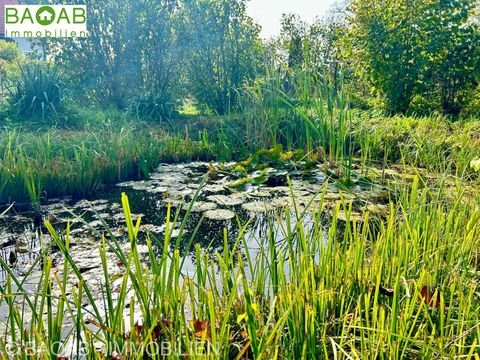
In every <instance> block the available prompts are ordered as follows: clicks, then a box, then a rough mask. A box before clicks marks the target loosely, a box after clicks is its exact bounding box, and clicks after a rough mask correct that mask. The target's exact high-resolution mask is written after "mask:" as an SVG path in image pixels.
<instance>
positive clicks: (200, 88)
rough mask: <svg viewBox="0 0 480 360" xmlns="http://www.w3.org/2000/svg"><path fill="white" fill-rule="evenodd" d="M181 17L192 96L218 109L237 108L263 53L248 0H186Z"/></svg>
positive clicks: (183, 43)
mask: <svg viewBox="0 0 480 360" xmlns="http://www.w3.org/2000/svg"><path fill="white" fill-rule="evenodd" d="M181 19H182V30H181V32H180V34H181V35H180V36H181V46H182V47H184V48H186V49H188V50H187V51H186V53H185V63H186V70H187V79H186V81H187V83H188V85H189V88H190V91H191V93H192V95H193V96H194V97H195V98H196V99H197V100H198V101H199V102H201V103H202V104H205V105H206V106H207V107H208V108H210V109H211V110H213V111H214V112H216V113H217V114H220V115H223V114H225V113H227V112H229V111H232V110H235V109H236V108H237V105H238V94H237V91H238V90H239V89H240V88H241V86H242V85H244V84H248V83H251V82H252V80H253V79H254V78H255V75H256V72H257V69H258V61H259V54H260V41H259V31H260V30H259V27H258V25H256V24H255V23H254V22H253V20H252V19H251V18H250V17H249V16H248V15H247V13H246V0H233V1H227V0H185V1H184V2H183V4H182V11H181Z"/></svg>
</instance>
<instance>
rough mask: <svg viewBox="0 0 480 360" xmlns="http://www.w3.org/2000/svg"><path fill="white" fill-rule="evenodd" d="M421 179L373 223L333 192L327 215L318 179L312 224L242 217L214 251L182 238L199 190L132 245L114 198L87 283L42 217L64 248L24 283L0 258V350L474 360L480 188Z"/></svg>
mask: <svg viewBox="0 0 480 360" xmlns="http://www.w3.org/2000/svg"><path fill="white" fill-rule="evenodd" d="M422 180H424V179H419V178H418V177H416V178H414V179H413V183H412V184H411V185H410V186H408V185H404V186H400V188H399V189H398V192H399V201H398V203H393V202H391V203H390V204H389V206H388V208H387V210H386V213H385V214H384V218H383V219H382V220H381V221H379V220H380V219H378V218H377V217H375V216H374V215H373V214H371V213H370V212H368V211H364V212H363V214H362V216H361V217H359V218H358V219H353V218H352V216H353V213H352V208H351V203H349V202H346V201H345V200H342V201H341V202H340V203H338V204H337V205H336V206H335V208H334V209H333V210H332V217H331V218H330V220H329V221H328V222H327V223H326V222H324V221H323V220H322V219H323V218H322V215H323V211H322V209H324V208H326V207H328V206H329V202H328V200H327V197H326V192H327V189H328V185H326V186H325V188H324V189H323V191H322V192H321V193H320V194H319V195H318V196H319V198H318V200H319V202H318V208H317V209H312V211H313V212H314V213H315V214H316V215H314V216H313V218H312V217H311V216H309V215H307V214H306V212H301V211H300V210H299V209H297V208H293V209H291V208H285V209H284V210H282V211H280V212H279V213H278V214H267V215H265V217H266V220H265V224H266V227H265V231H261V232H258V233H253V234H252V232H251V231H249V230H250V229H251V228H250V225H251V224H252V223H253V222H252V221H248V222H247V223H245V224H241V225H240V231H239V233H238V237H237V238H233V239H227V237H226V235H225V246H224V249H223V250H222V251H220V252H219V251H217V252H215V254H214V255H212V254H211V252H212V250H211V249H210V247H208V248H201V247H200V245H197V246H195V248H193V246H192V244H194V243H195V240H196V237H195V234H193V235H192V236H191V237H188V236H187V235H185V233H184V232H183V229H184V227H185V224H186V221H188V218H189V216H190V214H191V209H192V206H193V203H194V202H195V199H196V196H197V195H195V196H194V200H193V201H192V203H191V204H190V206H189V207H188V210H187V211H186V213H184V214H185V215H184V216H183V220H180V219H181V217H180V215H181V210H179V211H178V212H177V213H176V214H174V213H172V212H171V208H170V207H169V208H168V212H167V217H166V219H165V226H166V231H165V236H164V238H163V239H156V238H155V237H154V236H153V235H150V234H148V235H147V237H146V244H145V245H140V241H141V240H140V239H139V229H140V226H141V223H142V219H141V218H138V219H137V220H136V221H134V220H133V216H132V213H131V210H130V209H131V208H130V203H129V200H128V198H127V196H126V195H125V194H122V199H121V202H122V206H123V213H124V217H125V228H126V229H127V230H126V234H125V235H126V238H127V240H126V242H122V239H120V238H117V237H116V235H114V233H113V231H112V230H111V229H109V228H108V227H107V226H106V225H104V226H105V228H104V229H103V230H102V232H99V231H97V230H95V229H93V228H92V232H93V233H94V234H95V235H94V236H96V237H97V238H98V245H94V243H93V244H92V245H90V246H91V247H92V250H91V255H90V257H91V258H92V259H96V260H97V261H98V263H100V264H101V270H100V269H99V270H98V271H95V276H92V275H91V274H87V273H86V272H85V271H81V264H80V263H79V262H77V261H76V260H75V259H74V258H73V256H72V252H73V251H75V250H74V249H73V246H75V245H74V242H73V241H72V240H73V238H72V234H71V230H70V229H71V228H70V226H67V228H66V230H64V231H60V230H59V229H56V228H55V226H54V225H52V224H51V223H50V222H48V221H47V222H46V224H45V226H46V228H47V230H48V234H45V235H43V234H42V235H40V236H42V239H46V238H47V235H48V236H49V237H51V239H52V242H53V244H54V245H55V246H56V247H57V248H58V253H57V257H56V259H58V260H59V261H58V265H57V266H56V267H55V268H54V267H53V259H52V258H51V256H50V255H49V251H50V248H46V249H44V250H43V251H42V252H41V254H40V256H39V258H38V260H37V261H34V262H33V264H31V265H29V266H28V267H27V269H25V271H24V274H25V275H24V276H19V275H18V274H16V273H15V272H14V271H13V270H12V269H11V268H10V267H9V265H8V264H7V263H6V262H5V261H4V260H3V259H2V258H1V257H0V268H1V269H2V270H3V271H4V272H5V282H4V283H2V285H1V286H0V295H1V297H0V301H1V305H2V309H4V312H2V316H4V318H5V321H4V322H3V324H4V329H5V330H4V334H5V335H4V336H2V337H1V338H0V350H1V351H2V353H7V351H8V349H9V348H10V344H12V343H14V344H15V345H17V346H18V348H17V355H18V357H19V358H26V357H31V356H32V352H33V353H35V352H40V351H42V350H45V349H48V350H49V351H48V353H42V358H49V359H58V358H60V357H61V356H60V355H63V354H59V353H58V351H59V350H60V349H62V350H64V351H70V350H71V349H72V350H73V352H75V351H77V352H78V351H79V350H81V351H83V352H84V353H88V354H89V356H91V357H92V358H132V357H134V358H145V357H148V358H151V359H163V358H165V356H164V355H165V353H164V352H161V353H160V351H159V350H158V349H164V348H161V346H162V344H168V349H172V348H174V349H177V348H178V349H181V354H182V356H188V357H189V358H193V359H197V358H208V359H230V358H238V359H240V358H243V357H247V356H248V358H255V359H304V358H312V359H321V358H322V359H323V358H325V359H327V358H328V359H330V358H350V357H352V358H369V357H372V358H389V359H404V358H437V357H438V358H458V357H466V358H472V359H474V358H475V352H476V351H477V349H478V344H479V343H480V332H479V326H478V324H479V321H480V315H479V314H480V302H479V299H478V296H477V295H478V281H477V279H478V274H479V268H478V246H479V239H478V236H476V234H478V232H479V231H480V228H479V226H480V222H479V220H480V213H479V210H478V206H477V203H476V201H478V192H473V193H472V194H466V193H464V192H463V191H462V190H460V189H459V187H454V188H453V189H448V188H447V187H445V186H444V185H440V188H439V189H435V188H434V187H426V188H424V189H420V188H419V184H420V183H422ZM446 191H448V193H446ZM446 194H447V195H448V196H445V195H446ZM470 195H472V196H473V198H471V199H469V196H470ZM292 197H295V193H294V192H293V190H292ZM311 206H312V205H309V207H311ZM315 210H318V212H317V211H315ZM340 214H344V218H345V219H346V221H345V219H344V220H341V219H340ZM172 219H174V220H172ZM76 220H77V221H78V222H80V223H83V224H85V226H87V227H89V225H88V223H87V222H86V221H84V220H82V219H81V218H76ZM175 228H179V229H180V234H179V235H178V237H177V239H176V240H175V241H172V236H171V235H172V229H175ZM420 230H421V231H420ZM251 242H254V243H255V245H256V246H257V247H259V248H260V249H259V250H254V249H251V248H250V247H249V243H251ZM156 244H161V246H160V247H159V248H157V247H156ZM184 244H185V245H184ZM142 251H143V252H142ZM142 255H144V256H142ZM189 255H193V256H194V259H195V263H194V265H193V266H192V265H189V262H190V261H191V259H192V257H189ZM143 258H146V259H147V260H146V263H147V264H146V263H145V261H143V260H142V259H143ZM40 263H42V264H43V266H41V267H40V266H39V264H40ZM38 267H40V268H41V270H40V276H36V275H37V273H35V272H34V271H35V269H37V268H38ZM118 268H120V269H121V270H118ZM452 268H453V269H454V271H452ZM55 269H58V271H55ZM114 269H116V270H114ZM114 271H115V273H112V272H114ZM119 271H121V272H119ZM187 272H188V276H186V275H185V274H186V273H187ZM118 275H119V277H118ZM115 276H117V277H115ZM92 279H93V280H92ZM32 284H33V287H34V289H36V291H29V286H32ZM99 287H100V288H101V290H99ZM126 309H128V310H126ZM134 314H135V315H134ZM129 315H130V316H129ZM139 319H141V322H140V321H139ZM72 321H73V323H74V325H73V326H72V325H71V322H72ZM137 321H138V322H137ZM127 329H130V331H128V330H127ZM2 332H3V331H2ZM72 343H73V344H74V346H73V347H70V346H69V344H70V345H71V344H72ZM75 345H76V349H75ZM164 346H165V345H164ZM35 354H36V355H38V354H39V353H35ZM77 354H78V353H77ZM206 354H210V355H208V356H206ZM68 355H72V356H75V354H70V353H68ZM172 357H173V356H172Z"/></svg>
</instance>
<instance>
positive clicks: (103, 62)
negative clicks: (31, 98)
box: [47, 0, 178, 108]
mask: <svg viewBox="0 0 480 360" xmlns="http://www.w3.org/2000/svg"><path fill="white" fill-rule="evenodd" d="M82 3H86V5H87V11H88V14H87V15H88V30H89V36H88V37H87V38H85V39H52V40H50V41H49V42H48V44H47V50H48V52H49V55H50V56H51V57H53V58H54V60H55V61H56V62H57V63H58V64H61V65H62V66H63V68H64V69H65V71H66V73H67V74H69V75H70V76H69V78H70V79H71V80H72V84H71V85H72V86H71V87H73V88H75V87H77V90H78V91H77V92H76V93H77V94H76V95H78V96H83V97H87V98H93V99H95V100H96V101H98V102H99V104H100V105H104V106H116V107H118V108H125V107H126V106H127V105H128V103H129V100H130V99H132V98H134V97H135V96H136V95H138V94H142V93H146V92H148V93H149V94H158V96H159V97H162V98H165V99H169V98H170V96H171V91H172V89H171V87H172V79H173V77H174V73H175V70H176V68H177V64H178V59H177V56H176V54H177V51H178V50H177V49H178V48H177V43H176V40H177V38H176V35H175V21H176V18H175V13H176V11H177V10H178V1H177V0H159V1H156V0H125V1H113V0H107V1H106V0H101V1H100V0H87V1H82Z"/></svg>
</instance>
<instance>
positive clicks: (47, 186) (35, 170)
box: [0, 125, 211, 206]
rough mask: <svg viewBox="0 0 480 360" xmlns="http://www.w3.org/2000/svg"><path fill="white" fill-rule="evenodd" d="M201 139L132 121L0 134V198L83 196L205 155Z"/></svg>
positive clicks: (1, 200)
mask: <svg viewBox="0 0 480 360" xmlns="http://www.w3.org/2000/svg"><path fill="white" fill-rule="evenodd" d="M210 156H211V153H210V152H209V150H208V149H205V148H203V146H202V144H201V143H196V142H193V141H190V140H189V139H188V138H187V139H186V138H180V137H175V136H170V135H168V134H166V133H165V132H164V131H162V130H160V129H155V128H151V129H141V128H138V129H136V128H135V127H134V126H133V125H130V126H128V125H127V126H125V127H122V128H119V129H116V128H114V127H109V128H106V129H102V130H97V131H95V132H94V131H55V130H49V131H47V132H44V133H40V132H39V133H31V132H21V131H17V130H11V131H9V130H5V131H4V132H2V133H1V134H0V203H8V202H13V201H16V202H20V203H21V202H25V201H27V202H28V201H29V202H31V203H33V204H35V206H38V204H39V203H40V201H41V199H42V198H44V197H46V196H48V197H56V196H62V195H74V196H84V195H86V194H89V193H92V192H93V191H95V190H97V189H98V188H99V187H100V186H102V185H108V184H113V183H115V182H118V181H122V180H125V179H132V178H137V179H138V178H144V177H146V176H148V173H149V172H150V171H151V170H153V169H154V168H155V167H156V166H157V165H158V164H159V163H160V162H162V161H163V162H170V161H186V160H192V159H203V160H208V159H209V157H210Z"/></svg>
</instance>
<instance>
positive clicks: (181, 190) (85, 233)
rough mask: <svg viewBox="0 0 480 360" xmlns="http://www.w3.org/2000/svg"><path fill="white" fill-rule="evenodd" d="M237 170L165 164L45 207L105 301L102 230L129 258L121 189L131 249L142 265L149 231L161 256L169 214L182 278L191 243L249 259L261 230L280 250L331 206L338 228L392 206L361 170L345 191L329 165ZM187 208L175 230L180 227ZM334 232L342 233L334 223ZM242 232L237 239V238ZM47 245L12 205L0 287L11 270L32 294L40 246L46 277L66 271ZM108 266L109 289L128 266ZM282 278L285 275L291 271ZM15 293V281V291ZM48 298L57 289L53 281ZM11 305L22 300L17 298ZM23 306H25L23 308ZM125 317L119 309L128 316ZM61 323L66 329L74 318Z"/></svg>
mask: <svg viewBox="0 0 480 360" xmlns="http://www.w3.org/2000/svg"><path fill="white" fill-rule="evenodd" d="M238 168H239V165H238V164H237V163H228V164H216V163H211V164H209V163H200V162H195V163H188V164H162V165H160V166H159V167H158V168H157V169H156V171H155V172H153V173H152V174H151V175H150V178H149V179H148V180H143V181H129V182H123V183H119V184H117V185H116V186H115V187H113V188H111V189H108V191H104V192H102V193H101V194H97V195H96V196H94V197H92V198H86V199H81V200H73V199H71V198H63V199H53V200H51V201H49V202H48V203H46V204H45V205H44V206H43V217H44V220H48V221H49V222H50V223H51V224H52V225H53V227H54V228H55V230H56V231H57V232H58V233H59V234H61V236H63V234H65V230H66V228H67V226H69V229H70V251H69V254H70V256H71V257H72V259H73V261H74V262H75V264H76V265H77V267H78V269H79V271H80V273H81V274H82V277H83V279H84V281H85V283H86V285H87V286H88V287H89V288H90V289H95V291H97V293H96V294H94V296H95V298H96V300H98V302H99V303H102V301H101V299H102V293H103V292H102V289H103V288H104V283H105V279H104V275H103V271H102V264H101V261H100V256H99V250H100V246H101V239H102V236H105V237H106V239H108V240H111V238H112V236H113V237H115V239H116V240H118V241H119V242H120V243H121V244H122V250H123V251H124V252H125V253H126V254H127V253H128V252H129V251H130V244H129V242H128V234H127V229H126V225H125V217H124V212H123V209H122V206H121V196H122V193H126V194H127V196H128V198H129V204H130V209H131V212H132V217H133V219H134V220H136V219H138V218H139V217H140V218H141V225H140V228H139V238H138V243H139V244H140V246H139V247H138V249H139V253H140V255H141V256H142V259H143V261H144V262H145V264H147V263H148V249H147V246H146V245H144V244H145V238H146V236H149V237H150V239H152V243H153V245H154V248H155V250H156V251H158V252H159V253H160V252H161V250H162V246H163V243H164V238H165V233H166V231H167V226H166V218H167V216H168V213H170V220H171V222H170V228H169V229H168V230H169V235H170V237H171V238H172V241H171V246H172V247H173V246H174V244H175V243H176V242H177V240H178V244H177V245H178V248H179V250H180V252H181V255H184V257H185V263H184V266H183V272H184V276H191V275H193V274H194V272H195V262H196V259H195V245H196V244H200V245H201V247H202V248H203V249H204V250H205V251H206V252H207V253H209V254H211V258H212V260H213V261H214V262H215V259H216V257H215V256H214V254H215V253H216V252H222V251H223V247H224V246H225V244H226V245H227V246H229V248H230V249H231V248H233V247H234V246H236V249H238V250H240V251H241V252H242V253H245V246H246V247H248V250H249V256H250V257H251V258H253V259H255V256H256V255H257V254H258V252H259V251H260V250H261V249H262V248H264V247H265V248H266V246H264V242H265V241H268V239H269V236H267V235H270V238H272V237H273V239H274V240H275V242H276V244H278V245H279V247H281V246H282V244H281V243H282V242H283V241H285V238H286V236H287V233H288V231H287V230H286V229H287V228H288V227H289V226H290V227H293V226H299V224H301V226H303V227H304V228H305V233H306V234H308V232H309V231H310V229H312V228H313V224H314V222H315V221H318V222H320V223H321V226H323V227H325V229H326V231H325V232H324V236H325V237H326V236H328V227H329V225H330V223H331V216H332V213H333V212H334V209H335V208H336V213H337V218H338V220H339V223H340V224H341V223H346V222H347V221H348V222H361V221H362V212H363V211H364V210H369V212H371V213H374V214H375V213H377V214H378V215H381V214H382V213H385V212H386V209H387V205H386V204H387V203H388V202H389V192H388V191H387V188H386V187H385V186H384V185H382V184H381V183H380V182H378V183H376V182H373V181H367V180H366V178H364V177H363V176H356V179H355V180H354V181H353V182H352V184H351V186H350V187H349V188H348V191H345V190H346V189H345V188H344V187H343V186H342V185H341V184H339V183H338V182H336V180H335V174H334V171H333V170H332V169H330V168H326V165H325V164H323V165H322V164H317V165H315V166H308V169H305V168H303V169H302V168H301V167H300V166H299V164H298V163H297V164H296V165H295V166H294V167H291V166H290V167H288V166H287V167H285V168H281V169H273V168H270V167H265V168H263V169H262V170H255V169H254V170H252V171H250V172H245V171H244V170H242V171H241V174H239V172H238ZM342 190H343V191H342ZM194 199H195V201H194V202H192V200H194ZM190 204H192V205H190ZM349 206H352V211H351V214H349V215H348V216H347V213H349V212H347V211H345V209H347V208H348V207H349ZM169 207H170V212H169V210H168V209H169ZM190 207H191V208H190ZM189 208H190V211H189V215H188V218H187V219H186V221H185V226H184V227H183V230H182V234H180V231H181V229H182V227H181V223H182V221H183V220H184V218H185V216H186V214H187V210H189ZM299 220H301V222H300V221H299ZM37 222H38V219H37ZM67 224H68V225H67ZM107 229H108V230H107ZM337 231H338V232H341V231H342V228H341V226H340V227H339V228H338V229H337ZM272 232H273V233H272ZM180 235H181V236H180ZM179 236H180V237H179ZM312 236H313V234H312ZM239 238H241V239H242V241H238V239H239ZM307 238H308V235H307ZM53 245H54V244H53V241H52V239H51V236H50V235H49V233H48V231H47V229H46V228H45V226H42V225H40V226H36V224H35V219H34V217H33V216H32V214H28V213H23V214H22V213H15V211H10V212H9V214H8V215H6V216H4V217H3V218H1V219H0V256H1V259H2V261H3V262H4V266H2V271H1V273H0V284H1V285H2V286H4V284H5V281H6V275H7V271H6V270H7V269H6V268H7V267H8V271H11V272H12V273H13V274H14V275H15V276H17V278H19V279H23V281H24V284H23V288H24V290H25V292H26V294H27V295H33V294H34V293H35V292H36V291H37V292H38V291H39V288H38V286H39V285H38V284H39V281H40V279H41V275H42V267H43V266H44V264H43V260H42V258H41V257H40V258H39V256H40V254H41V253H42V251H47V253H48V255H49V257H50V258H52V259H53V261H52V270H51V273H52V274H61V273H62V271H63V270H62V269H63V261H64V258H63V255H62V254H61V252H60V251H59V249H58V248H57V247H56V246H53ZM45 249H47V250H45ZM107 268H108V273H109V276H110V277H111V279H112V280H111V286H112V287H113V289H118V288H119V287H120V286H121V282H122V276H123V274H124V273H125V268H124V266H123V265H122V264H121V263H120V262H119V261H118V258H117V257H116V255H115V254H114V253H113V252H111V251H108V252H107ZM26 275H28V276H26ZM246 276H247V277H248V276H249V274H248V273H247V274H246ZM286 276H289V274H288V269H286ZM68 286H69V287H70V288H73V287H75V286H78V278H77V277H75V276H74V275H73V274H70V275H69V285H68ZM16 290H17V288H16V287H15V286H13V291H16ZM53 294H54V295H56V296H59V295H60V292H59V289H55V286H54V288H53ZM17 302H18V304H19V305H21V302H22V300H18V301H17ZM24 305H25V304H24ZM6 306H7V305H6V303H5V302H3V303H2V305H1V306H0V312H1V313H3V314H6V313H7V311H6ZM25 309H26V310H25V311H26V312H28V307H27V306H25ZM91 310H92V309H91V306H90V305H88V304H85V311H86V312H87V313H88V312H89V311H91ZM129 316H130V314H129V312H128V309H126V310H125V317H126V318H128V317H129ZM0 320H4V319H0ZM65 321H66V326H67V327H66V328H67V329H68V324H73V320H72V319H70V320H65Z"/></svg>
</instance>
